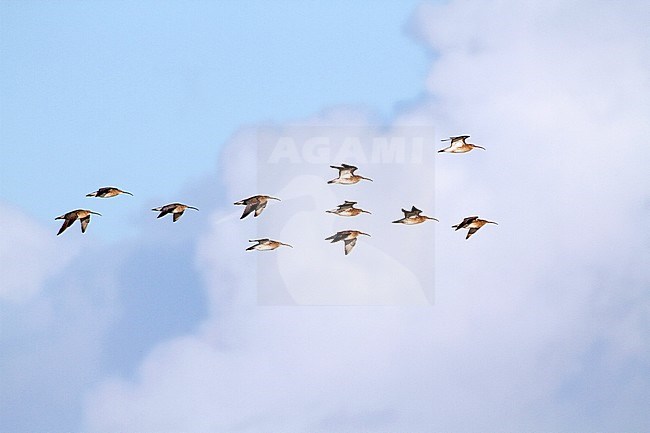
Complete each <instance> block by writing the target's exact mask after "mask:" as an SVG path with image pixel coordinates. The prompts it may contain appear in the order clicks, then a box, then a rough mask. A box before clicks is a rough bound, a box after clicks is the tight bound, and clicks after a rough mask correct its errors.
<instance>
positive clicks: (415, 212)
mask: <svg viewBox="0 0 650 433" xmlns="http://www.w3.org/2000/svg"><path fill="white" fill-rule="evenodd" d="M411 212H413V214H415V215H420V214H421V213H422V211H421V210H420V209H418V208H416V207H415V206H411Z"/></svg>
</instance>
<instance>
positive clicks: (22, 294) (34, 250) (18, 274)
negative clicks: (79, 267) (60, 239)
mask: <svg viewBox="0 0 650 433" xmlns="http://www.w3.org/2000/svg"><path fill="white" fill-rule="evenodd" d="M0 237H1V238H2V242H0V263H2V266H0V279H1V280H2V285H0V300H4V301H9V302H14V303H22V302H25V301H28V300H29V299H30V298H32V297H33V296H35V295H37V294H38V292H39V290H40V288H41V287H42V286H43V283H44V282H45V281H46V280H47V278H49V277H51V276H53V275H55V274H56V273H57V271H58V270H59V269H60V268H62V267H64V266H65V265H67V264H68V263H69V262H70V260H72V259H73V258H74V257H75V255H76V254H77V253H78V250H79V248H78V246H77V245H76V244H75V243H74V241H67V242H65V241H64V242H65V244H66V246H67V248H64V249H59V246H57V244H56V243H55V239H53V238H52V236H49V233H47V231H46V230H45V228H43V227H42V226H41V225H40V224H38V223H37V222H36V221H34V220H32V219H31V218H30V217H29V216H28V215H26V214H24V213H23V212H21V211H20V210H18V209H16V208H14V207H11V206H7V205H0ZM59 245H60V244H59Z"/></svg>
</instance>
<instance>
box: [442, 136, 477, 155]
mask: <svg viewBox="0 0 650 433" xmlns="http://www.w3.org/2000/svg"><path fill="white" fill-rule="evenodd" d="M468 138H469V135H459V136H456V137H449V138H445V139H444V140H440V141H451V143H450V144H449V146H448V147H445V148H444V149H440V150H439V151H438V153H440V152H446V153H465V152H469V151H470V150H472V149H474V148H475V147H477V148H479V149H483V150H485V148H484V147H481V146H477V145H476V144H472V143H467V142H465V140H467V139H468Z"/></svg>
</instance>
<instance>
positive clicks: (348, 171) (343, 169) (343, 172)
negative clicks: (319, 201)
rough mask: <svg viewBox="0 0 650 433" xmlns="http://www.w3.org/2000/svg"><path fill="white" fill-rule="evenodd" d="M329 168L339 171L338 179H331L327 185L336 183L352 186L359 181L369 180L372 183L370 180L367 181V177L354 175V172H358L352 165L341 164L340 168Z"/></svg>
mask: <svg viewBox="0 0 650 433" xmlns="http://www.w3.org/2000/svg"><path fill="white" fill-rule="evenodd" d="M330 167H331V168H335V169H337V170H338V171H339V177H337V178H336V179H332V180H330V181H328V182H327V183H338V184H341V185H353V184H355V183H357V182H359V181H360V180H362V179H363V180H369V181H370V182H372V179H369V178H367V177H363V176H359V175H358V174H354V172H355V171H356V170H358V168H357V167H355V166H354V165H348V164H341V166H340V167H339V166H336V165H330Z"/></svg>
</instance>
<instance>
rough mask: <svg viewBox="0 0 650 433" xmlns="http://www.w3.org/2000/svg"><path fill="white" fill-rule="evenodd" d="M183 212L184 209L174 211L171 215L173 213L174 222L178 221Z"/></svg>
mask: <svg viewBox="0 0 650 433" xmlns="http://www.w3.org/2000/svg"><path fill="white" fill-rule="evenodd" d="M184 212H185V211H184V210H182V211H180V212H175V213H173V215H174V222H176V221H178V219H179V218H180V217H181V216H183V213H184Z"/></svg>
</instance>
